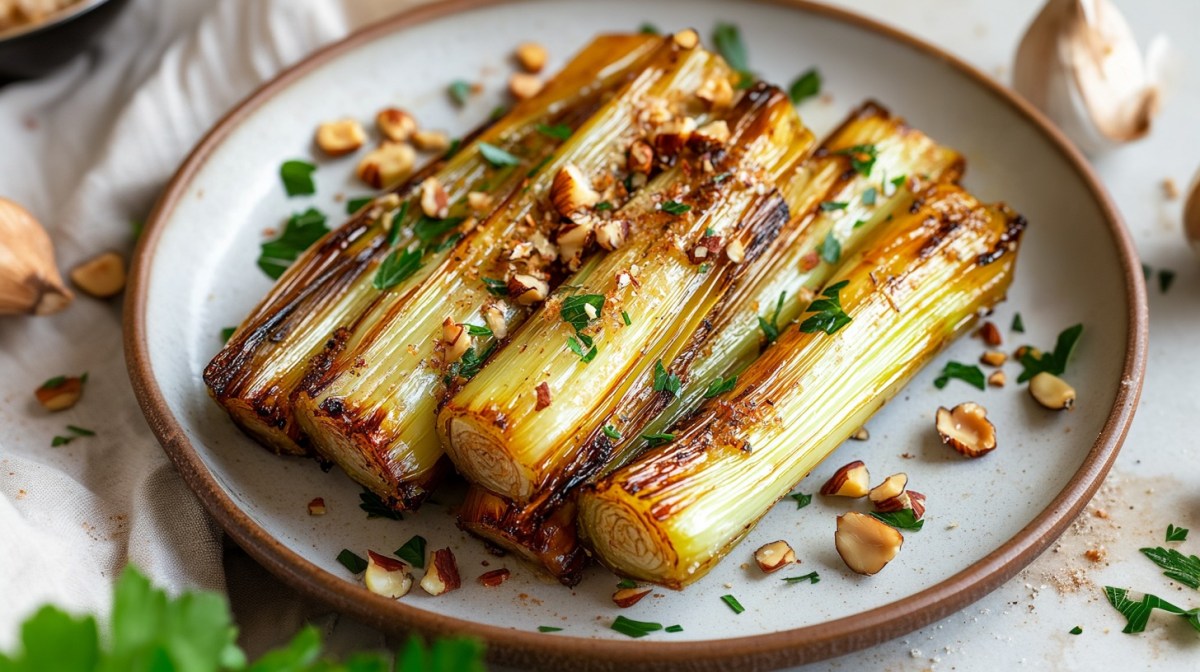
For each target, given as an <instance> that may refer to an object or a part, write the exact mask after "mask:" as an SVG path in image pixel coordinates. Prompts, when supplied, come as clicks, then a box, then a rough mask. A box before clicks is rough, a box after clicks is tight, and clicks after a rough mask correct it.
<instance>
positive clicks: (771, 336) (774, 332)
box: [758, 292, 787, 343]
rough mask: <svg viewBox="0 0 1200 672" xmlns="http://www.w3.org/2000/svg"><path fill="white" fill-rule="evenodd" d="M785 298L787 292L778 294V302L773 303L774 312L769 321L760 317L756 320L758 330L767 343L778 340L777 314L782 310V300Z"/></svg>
mask: <svg viewBox="0 0 1200 672" xmlns="http://www.w3.org/2000/svg"><path fill="white" fill-rule="evenodd" d="M785 297H787V292H780V293H779V300H778V301H776V302H775V312H774V313H772V314H771V321H770V322H768V321H767V320H766V318H764V317H762V316H761V315H760V316H759V318H758V328H759V329H762V332H763V335H764V336H766V337H767V343H774V342H775V341H777V340H779V329H780V328H779V312H780V311H781V310H783V300H784V298H785Z"/></svg>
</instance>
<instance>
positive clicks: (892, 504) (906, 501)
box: [872, 491, 913, 513]
mask: <svg viewBox="0 0 1200 672" xmlns="http://www.w3.org/2000/svg"><path fill="white" fill-rule="evenodd" d="M872 504H873V505H874V507H875V510H876V511H878V512H880V513H888V512H890V511H903V510H904V509H911V508H913V505H912V498H911V497H910V496H909V494H908V492H907V491H902V492H901V493H900V494H898V495H896V496H895V497H889V498H887V499H884V500H881V501H878V502H872Z"/></svg>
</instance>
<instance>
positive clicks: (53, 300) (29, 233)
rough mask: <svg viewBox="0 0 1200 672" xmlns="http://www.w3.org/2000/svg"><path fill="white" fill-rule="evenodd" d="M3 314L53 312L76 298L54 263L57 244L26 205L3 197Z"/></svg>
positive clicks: (0, 289) (0, 284)
mask: <svg viewBox="0 0 1200 672" xmlns="http://www.w3.org/2000/svg"><path fill="white" fill-rule="evenodd" d="M0 240H2V241H4V245H3V246H2V247H0V315H17V314H21V313H32V314H34V315H49V314H50V313H57V312H58V311H60V310H62V309H63V308H66V307H67V306H68V305H70V304H71V301H72V300H73V299H74V298H75V297H74V295H73V294H71V290H69V289H67V287H66V286H65V285H64V284H63V281H62V276H60V275H59V274H58V267H57V266H56V265H55V264H54V245H53V244H52V243H51V242H50V236H48V235H47V234H46V230H45V229H43V228H42V225H41V224H40V223H38V221H37V220H36V219H34V218H33V215H31V214H30V213H29V212H28V211H27V210H25V208H22V207H21V206H19V205H17V204H16V203H14V202H12V201H10V200H7V199H4V198H0Z"/></svg>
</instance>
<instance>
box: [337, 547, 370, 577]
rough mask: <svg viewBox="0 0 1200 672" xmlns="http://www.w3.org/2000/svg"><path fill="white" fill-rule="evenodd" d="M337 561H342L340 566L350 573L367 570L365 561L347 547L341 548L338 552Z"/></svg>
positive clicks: (359, 572)
mask: <svg viewBox="0 0 1200 672" xmlns="http://www.w3.org/2000/svg"><path fill="white" fill-rule="evenodd" d="M337 561H338V562H340V563H342V566H343V567H345V568H346V569H347V570H348V571H349V572H350V573H351V574H362V573H363V572H365V571H366V570H367V561H366V560H363V559H362V556H361V555H359V554H357V553H355V552H354V551H352V550H350V549H348V548H343V549H342V552H341V553H338V556H337Z"/></svg>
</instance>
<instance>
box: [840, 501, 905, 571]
mask: <svg viewBox="0 0 1200 672" xmlns="http://www.w3.org/2000/svg"><path fill="white" fill-rule="evenodd" d="M833 543H834V546H835V547H836V548H837V552H838V555H840V556H842V562H845V563H846V566H847V567H849V568H850V569H851V571H854V572H857V573H859V574H866V575H868V576H870V575H872V574H876V573H878V572H879V570H881V569H883V568H884V567H885V566H886V565H887V564H888V563H889V562H891V561H892V559H893V558H895V557H896V554H897V553H899V552H900V548H901V547H902V546H904V535H902V534H900V532H899V531H898V530H896V528H894V527H892V526H890V525H888V524H886V523H884V522H882V521H880V520H877V519H875V518H873V517H871V516H868V515H866V514H865V513H858V512H856V511H851V512H849V513H845V514H842V515H840V516H838V519H837V531H836V532H834V534H833Z"/></svg>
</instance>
